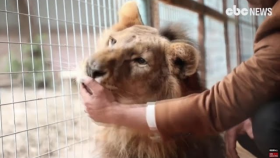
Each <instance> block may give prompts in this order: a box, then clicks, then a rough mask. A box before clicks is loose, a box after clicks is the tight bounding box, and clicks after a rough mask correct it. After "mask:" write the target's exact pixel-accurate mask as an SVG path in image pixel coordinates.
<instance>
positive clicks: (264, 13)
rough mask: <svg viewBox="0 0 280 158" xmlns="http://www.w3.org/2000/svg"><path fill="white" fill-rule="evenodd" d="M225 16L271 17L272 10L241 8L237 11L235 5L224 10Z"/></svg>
mask: <svg viewBox="0 0 280 158" xmlns="http://www.w3.org/2000/svg"><path fill="white" fill-rule="evenodd" d="M226 14H227V15H228V16H231V15H235V16H239V15H243V16H246V15H248V14H249V15H255V16H267V15H268V16H271V15H272V8H250V9H247V8H242V9H239V8H237V7H236V5H233V7H232V8H227V9H226Z"/></svg>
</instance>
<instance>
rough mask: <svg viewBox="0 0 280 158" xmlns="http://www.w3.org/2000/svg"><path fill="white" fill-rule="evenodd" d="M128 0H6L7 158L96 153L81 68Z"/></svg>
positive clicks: (2, 127) (0, 114) (1, 43)
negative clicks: (78, 67)
mask: <svg viewBox="0 0 280 158" xmlns="http://www.w3.org/2000/svg"><path fill="white" fill-rule="evenodd" d="M124 2H125V0H0V19H1V20H0V48H1V51H0V61H1V62H0V87H1V89H0V97H1V100H0V157H1V158H11V157H18V158H24V157H34V158H35V157H89V156H90V155H89V153H90V150H91V149H90V144H89V140H90V138H91V133H90V131H91V128H92V127H91V121H90V120H89V119H88V117H87V116H86V115H85V113H84V111H83V107H82V105H81V101H80V98H79V95H78V93H79V88H78V87H77V85H76V83H75V81H74V77H75V73H74V72H75V71H74V69H75V67H76V65H77V64H78V63H79V61H80V60H81V59H83V58H84V57H86V56H88V55H89V54H91V53H92V52H94V50H95V47H96V39H97V37H98V36H99V35H100V32H102V31H103V30H104V29H105V28H107V27H109V26H111V25H112V24H114V23H115V22H116V21H117V19H118V17H117V11H118V9H119V8H120V6H121V5H122V4H123V3H124Z"/></svg>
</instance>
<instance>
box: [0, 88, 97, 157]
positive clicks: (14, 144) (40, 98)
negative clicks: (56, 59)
mask: <svg viewBox="0 0 280 158" xmlns="http://www.w3.org/2000/svg"><path fill="white" fill-rule="evenodd" d="M60 89H61V88H60V87H57V90H56V91H54V90H50V89H49V90H46V91H44V90H43V89H41V90H37V91H36V92H35V91H34V89H25V92H24V91H23V89H22V88H19V87H17V88H14V89H13V92H12V91H11V90H10V88H1V94H0V95H1V104H2V106H1V126H0V131H1V133H2V134H1V135H4V137H3V138H2V139H1V138H0V158H2V157H3V156H4V157H5V158H10V157H15V154H17V157H20V158H25V157H28V156H29V157H37V156H40V155H43V156H41V157H42V158H45V157H53V158H56V157H74V156H75V157H90V146H91V145H90V143H89V142H90V141H89V138H90V131H91V130H92V122H91V121H90V120H89V119H88V117H87V116H86V115H85V113H84V110H83V106H82V105H81V102H80V101H79V98H78V95H77V91H75V92H72V93H73V94H72V95H71V94H69V92H68V93H66V92H65V94H63V93H62V92H61V91H60ZM12 94H13V95H12ZM45 96H46V97H45ZM55 96H56V97H55ZM36 98H37V100H36ZM44 98H48V99H44ZM25 100H27V101H25ZM12 102H15V104H10V103H12ZM38 127H39V128H38ZM27 142H28V143H27ZM48 153H50V154H48Z"/></svg>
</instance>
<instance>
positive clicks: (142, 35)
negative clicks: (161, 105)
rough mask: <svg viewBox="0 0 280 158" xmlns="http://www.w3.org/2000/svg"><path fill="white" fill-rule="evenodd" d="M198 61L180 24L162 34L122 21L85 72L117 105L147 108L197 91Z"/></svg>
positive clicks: (138, 22)
mask: <svg viewBox="0 0 280 158" xmlns="http://www.w3.org/2000/svg"><path fill="white" fill-rule="evenodd" d="M198 62H199V53H198V50H197V49H196V48H195V47H194V46H193V45H192V42H191V41H190V39H189V38H188V37H187V35H186V32H185V31H184V30H183V29H182V28H181V27H180V26H179V25H169V26H168V27H166V28H164V29H162V30H160V31H159V30H157V29H155V28H152V27H149V26H144V25H142V24H141V20H131V19H129V18H127V19H123V18H122V19H120V21H119V23H118V24H116V25H114V26H113V27H112V28H110V29H109V30H107V31H106V32H105V33H104V34H103V36H102V38H101V39H100V41H99V44H98V48H97V51H96V52H95V53H93V54H92V56H90V57H89V58H88V59H87V61H86V64H85V65H84V72H85V73H86V75H88V76H90V77H92V78H94V79H95V80H96V81H98V82H99V83H100V84H101V85H103V86H104V87H106V88H108V89H110V90H111V91H112V92H113V94H114V95H115V97H116V99H117V100H118V101H119V102H122V103H146V102H147V101H155V100H160V99H169V98H175V97H180V96H182V95H187V94H190V93H192V92H195V91H199V90H200V89H201V87H200V85H199V81H198V78H197V68H198Z"/></svg>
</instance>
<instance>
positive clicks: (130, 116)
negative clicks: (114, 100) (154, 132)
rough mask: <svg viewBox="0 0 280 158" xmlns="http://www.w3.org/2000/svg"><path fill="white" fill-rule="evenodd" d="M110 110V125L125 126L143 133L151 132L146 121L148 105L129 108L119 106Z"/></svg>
mask: <svg viewBox="0 0 280 158" xmlns="http://www.w3.org/2000/svg"><path fill="white" fill-rule="evenodd" d="M110 108H111V109H110V111H109V118H111V119H110V122H109V123H110V124H116V125H119V126H125V127H128V128H132V129H135V130H139V131H142V132H149V131H150V129H149V127H148V124H147V121H146V104H142V105H141V104H139V105H129V106H128V105H123V104H118V105H117V106H114V107H110Z"/></svg>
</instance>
